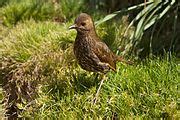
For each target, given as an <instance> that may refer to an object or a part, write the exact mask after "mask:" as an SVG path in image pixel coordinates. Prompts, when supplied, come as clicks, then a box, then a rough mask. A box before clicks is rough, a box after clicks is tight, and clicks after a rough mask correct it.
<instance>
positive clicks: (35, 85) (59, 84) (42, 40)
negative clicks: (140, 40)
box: [0, 0, 180, 119]
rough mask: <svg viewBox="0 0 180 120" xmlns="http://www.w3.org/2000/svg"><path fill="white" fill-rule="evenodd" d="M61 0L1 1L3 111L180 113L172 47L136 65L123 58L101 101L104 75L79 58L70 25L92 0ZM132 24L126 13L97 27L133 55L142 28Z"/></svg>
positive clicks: (117, 115) (97, 115) (105, 115)
mask: <svg viewBox="0 0 180 120" xmlns="http://www.w3.org/2000/svg"><path fill="white" fill-rule="evenodd" d="M56 2H57V3H53V2H52V1H51V0H47V1H46V2H41V1H36V0H28V1H26V2H24V1H22V0H15V1H6V0H3V1H2V2H1V3H0V6H2V7H1V8H0V56H1V59H0V60H1V65H2V67H1V69H0V73H1V74H0V85H1V88H0V98H1V99H2V101H1V102H2V103H3V104H1V105H0V116H2V114H3V113H6V114H7V113H12V112H14V111H13V110H14V109H12V108H15V112H18V115H19V117H22V118H33V119H57V118H59V119H160V118H165V119H178V118H179V117H180V116H179V101H178V100H179V98H178V97H179V96H178V84H179V79H180V77H179V72H180V71H179V70H180V66H179V61H178V60H179V59H178V58H176V57H174V56H170V54H169V53H167V56H163V57H154V58H153V57H152V55H151V58H144V60H137V61H135V64H134V65H126V64H122V63H118V64H117V73H115V72H112V71H111V72H109V73H108V74H107V75H106V77H107V80H106V81H105V82H104V84H103V86H102V89H101V91H100V95H99V98H98V101H97V103H96V104H95V105H93V104H92V100H93V98H94V95H95V93H96V90H97V88H98V86H99V82H100V80H101V78H100V76H97V74H95V73H90V72H86V71H84V70H82V69H81V68H80V67H79V66H78V64H77V62H76V60H75V58H74V55H73V51H72V50H73V42H74V39H75V36H76V32H75V31H68V29H67V28H68V26H70V25H71V24H72V23H73V22H72V20H74V16H75V14H78V13H79V11H83V10H86V9H85V8H86V5H85V6H82V5H83V4H84V3H83V2H84V0H80V1H79V2H74V1H73V0H68V1H62V2H60V3H58V1H56ZM70 8H71V9H70ZM72 9H73V10H72ZM72 11H73V12H72ZM103 14H104V13H103ZM100 16H102V14H101V13H100V12H97V13H95V14H94V18H98V19H99V17H100ZM61 20H62V21H61ZM67 20H68V21H69V22H66V23H65V22H63V21H67ZM95 20H96V19H95ZM55 21H56V22H55ZM1 23H2V24H1ZM128 25H129V22H128V17H127V16H124V17H122V19H121V20H119V21H118V22H117V20H115V21H113V22H112V21H108V22H107V23H103V24H101V25H99V26H97V33H98V35H99V36H100V37H101V38H102V39H103V40H104V42H106V43H107V44H108V45H109V47H110V48H111V49H112V50H113V51H114V52H115V53H117V54H120V55H127V51H126V49H128V47H129V45H130V37H131V35H132V33H133V31H134V27H131V28H130V30H129V31H128V32H127V35H126V36H124V32H125V31H126V28H127V27H128ZM123 49H125V51H123V52H122V50H123ZM137 49H138V48H137ZM127 57H129V56H127Z"/></svg>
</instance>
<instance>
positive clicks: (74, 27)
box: [69, 24, 77, 29]
mask: <svg viewBox="0 0 180 120" xmlns="http://www.w3.org/2000/svg"><path fill="white" fill-rule="evenodd" d="M76 28H77V25H76V24H74V25H71V26H70V27H69V29H76Z"/></svg>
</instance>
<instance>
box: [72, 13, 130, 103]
mask: <svg viewBox="0 0 180 120" xmlns="http://www.w3.org/2000/svg"><path fill="white" fill-rule="evenodd" d="M69 29H75V30H76V31H77V35H76V38H75V42H74V47H73V51H74V55H75V58H76V60H77V62H78V64H79V65H80V66H81V68H82V69H84V70H86V71H90V72H95V73H100V74H102V75H103V77H102V80H101V83H100V85H99V88H98V90H97V92H96V95H95V98H94V103H96V101H97V97H98V95H99V91H100V88H101V86H102V84H103V81H104V80H105V74H106V73H107V72H109V71H110V70H112V71H115V72H116V63H117V62H118V61H120V62H126V63H129V61H126V60H124V59H123V58H122V57H121V56H118V55H116V54H114V53H113V52H112V51H111V50H110V48H109V47H108V46H107V45H106V44H105V43H104V42H103V41H102V40H101V39H100V38H99V37H98V35H97V33H96V30H95V25H94V21H93V19H92V17H91V16H90V15H88V14H87V13H80V14H79V15H78V17H77V18H76V19H75V21H74V24H73V25H71V26H70V27H69Z"/></svg>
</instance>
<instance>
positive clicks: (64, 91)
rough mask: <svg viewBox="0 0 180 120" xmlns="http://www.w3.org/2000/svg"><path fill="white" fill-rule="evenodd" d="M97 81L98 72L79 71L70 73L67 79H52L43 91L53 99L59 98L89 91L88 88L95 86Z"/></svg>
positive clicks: (98, 79)
mask: <svg viewBox="0 0 180 120" xmlns="http://www.w3.org/2000/svg"><path fill="white" fill-rule="evenodd" d="M99 82H100V78H99V74H97V73H93V74H90V73H87V72H84V73H81V72H80V73H77V74H71V75H70V76H69V79H68V80H67V79H64V80H58V78H57V79H54V80H53V81H52V82H51V83H48V86H47V87H46V88H45V89H44V90H45V93H48V95H50V96H52V97H53V99H55V100H60V99H62V98H64V97H66V96H74V95H75V94H84V93H86V92H89V90H90V88H92V87H97V86H98V83H99ZM47 91H48V92H47Z"/></svg>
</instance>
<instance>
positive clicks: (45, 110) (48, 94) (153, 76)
mask: <svg viewBox="0 0 180 120" xmlns="http://www.w3.org/2000/svg"><path fill="white" fill-rule="evenodd" d="M177 67H178V66H177V65H176V64H175V63H174V62H172V63H169V62H168V61H166V60H160V59H156V60H147V61H145V62H143V63H139V64H138V65H135V66H127V65H123V64H118V72H117V73H113V72H111V73H109V74H108V75H107V77H108V79H107V81H105V83H104V84H103V87H102V89H101V92H100V96H99V98H98V101H97V103H96V105H92V100H93V97H94V94H95V92H96V90H97V87H98V84H97V81H99V79H98V80H96V79H95V76H94V75H89V74H87V73H84V71H82V72H79V74H78V75H76V77H77V79H73V77H70V78H69V79H70V81H71V82H70V83H69V84H71V85H72V86H70V85H67V86H63V85H62V83H61V82H60V80H58V79H56V82H55V85H54V83H53V86H52V85H51V84H48V85H47V86H46V87H47V88H48V89H46V88H43V89H42V91H41V92H40V94H39V98H38V99H36V100H37V103H38V106H36V107H37V109H35V111H32V112H31V113H29V111H27V112H25V113H24V115H25V116H32V115H33V116H34V117H35V119H40V118H43V119H48V118H51V119H55V118H64V119H73V118H78V119H79V118H81V119H83V118H87V119H88V118H93V119H97V118H99V119H100V118H108V119H111V118H116V117H117V118H125V119H130V118H131V119H132V118H169V119H172V118H173V119H176V118H178V110H177V109H178V102H177V100H178V79H179V76H178V71H177V70H178V68H177ZM41 87H44V86H41ZM62 89H63V90H62ZM62 93H64V94H62Z"/></svg>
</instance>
